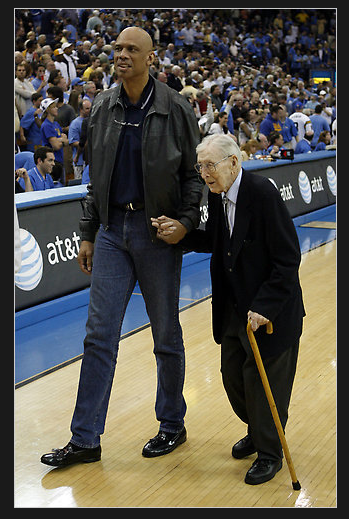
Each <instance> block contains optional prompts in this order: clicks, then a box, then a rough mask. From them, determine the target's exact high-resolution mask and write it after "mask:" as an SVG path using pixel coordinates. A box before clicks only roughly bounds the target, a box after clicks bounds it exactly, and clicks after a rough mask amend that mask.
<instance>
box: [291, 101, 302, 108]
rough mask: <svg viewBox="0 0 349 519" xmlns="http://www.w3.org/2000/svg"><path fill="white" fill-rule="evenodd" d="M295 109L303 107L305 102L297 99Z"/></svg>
mask: <svg viewBox="0 0 349 519" xmlns="http://www.w3.org/2000/svg"><path fill="white" fill-rule="evenodd" d="M293 107H294V109H295V110H298V108H302V107H303V104H302V103H301V102H300V101H296V102H295V103H294V105H293Z"/></svg>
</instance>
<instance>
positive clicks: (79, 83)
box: [70, 77, 86, 95]
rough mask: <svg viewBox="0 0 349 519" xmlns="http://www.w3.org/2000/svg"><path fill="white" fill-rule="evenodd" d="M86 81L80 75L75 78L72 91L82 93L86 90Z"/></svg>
mask: <svg viewBox="0 0 349 519" xmlns="http://www.w3.org/2000/svg"><path fill="white" fill-rule="evenodd" d="M85 83H86V81H83V80H82V79H81V78H80V77H76V78H75V79H73V81H72V82H71V85H70V86H71V90H70V93H71V92H74V91H76V92H78V93H79V94H80V95H81V94H82V92H83V91H84V84H85Z"/></svg>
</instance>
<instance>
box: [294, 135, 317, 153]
mask: <svg viewBox="0 0 349 519" xmlns="http://www.w3.org/2000/svg"><path fill="white" fill-rule="evenodd" d="M313 135H314V131H313V130H307V131H306V132H305V134H304V137H303V139H301V140H300V141H299V142H297V146H296V149H295V150H294V153H295V155H297V154H300V153H311V146H310V143H311V140H312V138H313Z"/></svg>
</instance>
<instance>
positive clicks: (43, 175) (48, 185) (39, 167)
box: [18, 146, 55, 191]
mask: <svg viewBox="0 0 349 519" xmlns="http://www.w3.org/2000/svg"><path fill="white" fill-rule="evenodd" d="M34 162H35V166H34V168H32V169H30V170H29V171H28V177H29V180H30V183H31V185H32V188H33V190H34V191H41V190H45V189H53V188H54V187H55V185H54V183H53V179H52V177H51V175H50V173H51V172H52V169H53V167H54V165H55V156H54V153H53V150H52V148H49V147H47V146H39V147H38V148H37V149H36V151H35V152H34ZM24 177H25V175H24V174H23V175H20V177H19V180H18V183H19V185H20V186H21V187H22V188H23V189H25V190H26V191H27V189H26V187H27V186H26V182H25V178H24Z"/></svg>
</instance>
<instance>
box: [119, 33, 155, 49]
mask: <svg viewBox="0 0 349 519" xmlns="http://www.w3.org/2000/svg"><path fill="white" fill-rule="evenodd" d="M125 36H126V37H128V38H135V39H136V40H137V42H138V43H139V45H140V46H141V47H142V49H143V50H147V52H149V51H152V50H153V40H152V39H151V36H150V34H149V33H148V32H147V31H145V30H144V29H141V27H126V29H124V30H123V31H121V32H120V34H119V36H118V37H117V40H116V41H117V42H118V40H119V38H121V37H125Z"/></svg>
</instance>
